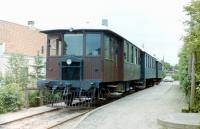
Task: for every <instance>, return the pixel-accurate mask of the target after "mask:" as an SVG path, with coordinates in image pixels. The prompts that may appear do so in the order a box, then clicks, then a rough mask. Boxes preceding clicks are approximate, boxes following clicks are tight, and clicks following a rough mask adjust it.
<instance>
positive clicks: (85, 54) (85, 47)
mask: <svg viewBox="0 0 200 129" xmlns="http://www.w3.org/2000/svg"><path fill="white" fill-rule="evenodd" d="M88 34H98V35H99V36H100V41H99V48H100V54H99V55H87V35H88ZM103 36H104V35H103V34H102V33H101V32H85V33H84V56H85V57H101V56H102V54H104V51H103V50H102V44H103ZM103 58H104V57H103Z"/></svg>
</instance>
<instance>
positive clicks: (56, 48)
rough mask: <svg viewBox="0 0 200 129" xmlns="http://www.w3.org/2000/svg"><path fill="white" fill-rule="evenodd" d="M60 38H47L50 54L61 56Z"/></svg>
mask: <svg viewBox="0 0 200 129" xmlns="http://www.w3.org/2000/svg"><path fill="white" fill-rule="evenodd" d="M61 43H62V42H61V40H59V39H56V38H53V39H50V40H49V50H50V53H49V55H50V56H61Z"/></svg>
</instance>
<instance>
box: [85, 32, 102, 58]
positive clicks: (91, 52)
mask: <svg viewBox="0 0 200 129" xmlns="http://www.w3.org/2000/svg"><path fill="white" fill-rule="evenodd" d="M100 42H101V35H100V34H86V56H99V55H101V47H100Z"/></svg>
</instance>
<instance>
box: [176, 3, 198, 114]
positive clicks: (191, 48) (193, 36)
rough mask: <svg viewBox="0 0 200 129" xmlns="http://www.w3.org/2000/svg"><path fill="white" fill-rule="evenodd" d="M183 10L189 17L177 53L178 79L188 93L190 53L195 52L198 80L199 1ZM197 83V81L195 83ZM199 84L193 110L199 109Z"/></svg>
mask: <svg viewBox="0 0 200 129" xmlns="http://www.w3.org/2000/svg"><path fill="white" fill-rule="evenodd" d="M184 9H185V12H186V13H187V15H188V16H189V17H190V19H189V20H188V21H186V22H185V23H186V25H187V29H186V35H185V36H184V38H183V41H184V45H183V47H182V50H181V52H180V53H179V79H180V83H181V86H182V88H183V89H184V91H185V93H186V94H187V95H189V94H188V93H189V92H190V81H191V75H190V71H191V70H190V69H191V68H190V66H189V62H190V59H191V54H192V53H195V55H196V57H197V59H196V61H197V62H196V64H195V67H196V69H195V73H196V75H195V76H196V80H197V82H200V61H199V60H200V51H199V50H200V1H199V0H192V1H191V3H190V4H189V5H187V6H185V8H184ZM197 84H198V83H197ZM199 89H200V85H197V87H196V99H195V106H194V111H195V112H196V111H198V112H199V111H200V90H199Z"/></svg>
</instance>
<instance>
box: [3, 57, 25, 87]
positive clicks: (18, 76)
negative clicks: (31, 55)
mask: <svg viewBox="0 0 200 129" xmlns="http://www.w3.org/2000/svg"><path fill="white" fill-rule="evenodd" d="M27 62H28V61H27V60H26V59H25V58H24V56H23V55H19V54H12V55H11V56H10V57H9V59H8V71H7V73H6V75H5V83H6V84H10V83H16V84H19V86H21V87H24V86H26V85H27V84H28V82H29V77H28V64H27Z"/></svg>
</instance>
